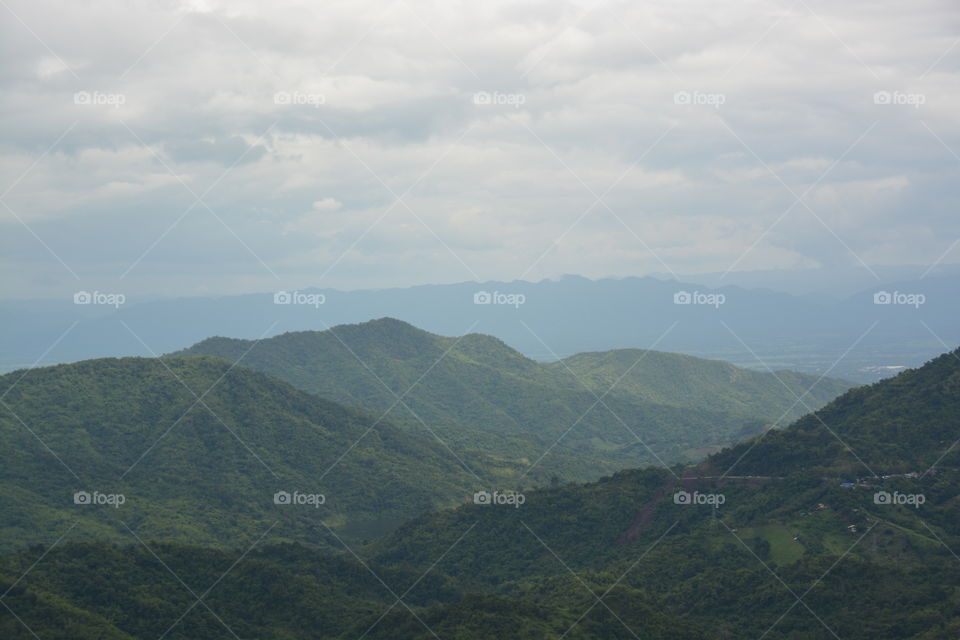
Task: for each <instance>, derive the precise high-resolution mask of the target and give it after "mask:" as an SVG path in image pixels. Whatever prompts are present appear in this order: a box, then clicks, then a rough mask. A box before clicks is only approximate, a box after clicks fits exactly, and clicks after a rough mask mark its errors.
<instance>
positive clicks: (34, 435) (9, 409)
mask: <svg viewBox="0 0 960 640" xmlns="http://www.w3.org/2000/svg"><path fill="white" fill-rule="evenodd" d="M0 404H2V405H3V407H4V408H5V409H6V410H7V411H9V412H10V415H12V416H13V417H14V418H16V419H17V422H19V423H20V424H21V425H23V428H24V429H26V430H27V431H29V432H30V435H32V436H33V437H34V438H36V439H37V442H39V443H40V444H42V445H43V448H44V449H46V450H47V451H48V452H49V453H50V455H52V456H53V457H54V458H56V459H57V462H59V463H60V464H62V465H63V468H64V469H66V470H67V471H69V472H70V475H72V476H73V477H74V478H76V479H77V481H78V482H82V480H80V476H78V475H77V474H76V473H74V471H73V469H71V468H70V465H68V464H67V463H66V462H64V461H63V460H62V459H61V458H60V456H58V455H57V454H56V453H55V452H54V450H53V449H51V448H50V447H48V446H47V443H46V442H44V441H43V438H41V437H40V436H38V435H37V434H36V432H35V431H34V430H33V429H31V428H30V427H28V426H27V423H26V422H24V421H23V420H21V419H20V416H18V415H17V414H16V412H15V411H14V410H13V409H11V408H10V405H8V404H7V403H6V402H4V401H3V400H0Z"/></svg>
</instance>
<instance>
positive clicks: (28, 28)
mask: <svg viewBox="0 0 960 640" xmlns="http://www.w3.org/2000/svg"><path fill="white" fill-rule="evenodd" d="M0 4H2V5H3V7H4V8H5V9H6V10H7V11H9V12H10V15H12V16H13V17H14V18H16V19H17V22H19V23H20V24H22V25H23V27H24V29H26V30H27V31H29V32H30V35H32V36H33V37H34V38H36V40H37V42H39V43H40V44H42V45H43V46H44V48H45V49H46V50H47V51H49V52H50V55H52V56H53V57H54V58H56V59H57V60H59V61H60V64H62V65H63V68H64V69H66V70H67V71H69V72H70V74H71V75H72V76H73V77H74V78H76V79H77V80H79V79H80V76H78V75H77V73H76V71H74V70H73V69H71V68H70V66H69V65H67V63H66V62H64V61H63V58H61V57H60V56H58V55H57V52H56V51H54V50H53V49H51V48H50V45H48V44H47V43H46V42H44V40H43V38H41V37H40V36H38V35H37V34H36V33H35V32H34V30H33V29H31V28H30V25H28V24H27V23H26V22H24V21H23V19H22V18H20V16H18V15H17V14H16V12H14V10H13V9H11V8H10V6H9V5H8V4H7V3H6V2H4V1H3V0H0ZM31 633H32V632H31Z"/></svg>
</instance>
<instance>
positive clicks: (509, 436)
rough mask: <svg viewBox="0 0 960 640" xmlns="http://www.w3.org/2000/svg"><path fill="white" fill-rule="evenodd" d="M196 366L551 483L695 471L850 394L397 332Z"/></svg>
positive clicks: (302, 338)
mask: <svg viewBox="0 0 960 640" xmlns="http://www.w3.org/2000/svg"><path fill="white" fill-rule="evenodd" d="M190 354H206V355H215V356H219V357H222V358H226V359H228V360H231V361H234V362H236V361H240V362H241V363H242V364H243V366H247V367H251V368H254V369H257V370H260V371H263V372H265V373H268V374H270V375H274V376H277V377H279V378H282V379H285V380H287V381H289V382H290V383H291V384H293V385H294V386H297V387H298V388H300V389H303V390H304V391H308V392H310V393H314V394H316V395H319V396H321V397H325V398H329V399H332V400H335V401H337V402H341V403H345V404H355V405H362V406H366V407H371V408H374V409H376V410H379V411H389V412H390V413H389V416H390V418H391V419H392V420H394V421H396V422H398V423H402V424H405V425H408V426H410V427H411V428H415V429H417V428H420V429H422V428H423V423H426V425H427V426H429V428H430V429H431V430H433V431H435V432H436V433H437V434H438V435H440V436H441V437H442V438H444V439H445V440H448V441H450V442H452V443H454V444H455V445H457V446H459V447H461V448H468V449H479V450H483V451H486V452H492V453H495V454H496V455H498V456H501V457H503V458H509V459H525V460H526V461H527V464H529V463H530V462H532V461H538V460H540V462H536V464H535V473H534V475H532V477H533V478H539V479H540V480H543V479H544V478H547V477H549V476H550V475H554V474H556V475H559V476H561V477H563V478H567V479H577V480H585V479H595V478H596V477H598V476H599V475H600V474H601V473H603V472H612V471H615V470H617V469H621V468H624V467H629V466H643V465H648V464H661V462H666V463H672V462H677V461H688V460H694V459H698V458H700V457H701V456H702V455H703V452H708V451H711V450H713V449H716V448H719V447H720V446H723V445H726V444H731V443H733V442H736V441H738V440H740V439H742V438H743V437H745V436H747V435H750V434H752V433H757V432H759V431H760V430H761V429H762V428H763V427H764V426H765V425H764V424H763V423H764V422H774V421H775V420H777V419H778V418H781V417H782V416H783V415H784V414H787V415H788V416H799V415H800V414H801V413H802V411H801V409H802V406H803V405H802V404H800V403H798V402H796V398H795V396H794V394H796V395H798V396H803V394H804V393H805V392H806V391H807V389H809V388H811V387H812V390H811V391H810V393H809V394H808V395H806V396H805V397H804V402H806V403H807V404H809V405H810V406H815V407H819V406H821V405H822V404H823V403H824V402H826V401H827V400H829V399H830V398H833V397H835V396H836V395H837V394H838V393H840V392H842V391H843V390H845V389H847V388H848V386H849V385H847V384H846V383H843V382H841V381H836V380H830V379H824V380H819V381H818V380H817V378H814V377H813V376H805V375H800V374H784V375H782V376H781V378H782V379H783V380H784V382H785V383H786V385H787V387H789V388H785V387H784V385H782V384H781V382H780V381H778V380H777V379H776V378H775V377H774V376H772V375H769V374H763V373H756V372H748V371H745V370H742V369H737V368H736V367H732V366H731V365H727V364H725V363H719V362H713V361H707V360H701V359H697V358H690V357H686V356H679V355H674V354H665V353H659V352H640V351H635V350H628V351H622V352H609V353H607V354H582V355H581V356H575V357H573V358H570V359H567V360H565V361H563V362H561V363H554V364H542V363H538V362H535V361H533V360H530V359H529V358H526V357H525V356H523V355H522V354H520V353H519V352H517V351H515V350H513V349H511V348H510V347H508V346H507V345H506V344H504V343H503V342H501V341H500V340H497V339H496V338H492V337H490V336H483V335H476V334H470V335H466V336H462V337H460V338H447V337H442V336H437V335H434V334H431V333H428V332H425V331H421V330H419V329H416V328H415V327H412V326H411V325H408V324H406V323H404V322H400V321H398V320H393V319H389V318H384V319H381V320H376V321H371V322H367V323H364V324H360V325H345V326H339V327H335V328H333V329H331V330H328V331H321V332H298V333H287V334H283V335H280V336H276V337H274V338H270V339H267V340H262V341H259V342H253V341H248V340H235V339H228V338H210V339H208V340H204V341H203V342H200V343H198V344H196V345H194V346H193V347H190V348H189V349H186V350H184V351H180V352H177V353H175V354H174V355H177V356H183V355H190ZM623 372H626V373H628V375H627V376H624V377H623V378H622V379H621V374H622V373H623ZM618 380H619V382H618ZM615 383H616V384H615ZM695 387H696V388H698V389H700V391H699V392H698V393H697V394H694V393H691V392H690V391H689V390H690V389H693V388H695ZM398 397H400V398H402V402H399V401H398V400H397V398H398ZM791 405H796V407H800V409H798V408H796V407H793V408H791ZM421 421H422V422H421ZM781 423H782V422H781ZM545 452H547V455H546V456H544V454H545ZM542 456H543V459H542V460H541V457H542Z"/></svg>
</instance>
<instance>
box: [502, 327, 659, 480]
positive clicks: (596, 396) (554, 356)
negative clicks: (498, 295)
mask: <svg viewBox="0 0 960 640" xmlns="http://www.w3.org/2000/svg"><path fill="white" fill-rule="evenodd" d="M519 322H520V324H522V325H523V326H524V327H526V329H527V331H529V332H530V335H532V336H533V337H534V338H536V339H537V341H538V342H539V343H540V344H541V345H543V348H544V349H546V350H547V351H548V352H549V353H550V355H551V356H552V357H553V359H554V360H556V361H557V362H559V363H560V364H561V365H563V368H564V369H566V370H567V372H568V373H569V374H570V375H571V376H573V377H574V379H575V380H576V381H577V382H579V383H580V384H581V385H583V388H584V389H586V390H587V391H588V392H589V393H590V395H592V396H593V397H594V399H595V400H596V401H597V402H599V403H600V404H601V405H603V407H604V408H605V409H606V410H607V411H609V412H610V415H612V416H613V417H614V418H616V419H617V422H619V423H620V424H621V425H623V428H624V429H626V430H627V431H628V432H629V433H630V434H631V435H632V436H633V437H634V438H636V439H637V442H639V443H640V444H642V445H643V446H644V448H645V449H646V450H647V451H649V452H650V455H652V456H653V457H654V458H656V459H657V462H659V463H660V465H661V466H662V467H663V468H664V469H667V470H669V471H670V472H671V473H673V471H672V469H670V466H669V465H668V464H667V463H666V462H664V461H663V460H662V459H661V458H660V456H658V455H657V453H656V452H655V451H654V450H653V449H651V448H650V447H649V446H648V445H647V443H646V442H644V441H643V439H642V438H641V437H640V436H639V435H637V433H636V432H635V431H634V430H633V429H631V428H630V427H628V426H627V423H626V422H624V421H623V420H622V419H621V418H620V416H619V415H618V414H617V413H616V412H615V411H614V410H613V409H611V408H610V406H609V405H608V404H607V403H606V402H605V401H604V400H603V398H601V397H600V396H598V395H597V394H596V393H595V392H594V391H593V389H592V388H590V387H589V386H588V385H587V383H586V382H584V381H583V378H581V377H580V376H578V375H577V374H576V373H575V372H574V371H573V369H571V368H570V366H569V365H568V364H567V362H566V360H564V359H562V358H561V357H560V356H558V355H557V354H556V352H554V350H553V349H551V348H550V346H549V345H548V344H547V343H546V342H544V341H543V339H542V338H541V337H540V336H539V335H537V333H536V332H535V331H534V330H533V329H531V328H530V326H529V325H528V324H527V323H526V322H524V321H523V320H520V321H519ZM674 477H676V474H674Z"/></svg>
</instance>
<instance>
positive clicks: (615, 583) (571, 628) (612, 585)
mask: <svg viewBox="0 0 960 640" xmlns="http://www.w3.org/2000/svg"><path fill="white" fill-rule="evenodd" d="M678 524H680V521H679V520H677V521H676V522H674V523H673V524H672V525H670V527H669V528H668V529H667V530H666V531H664V532H663V534H662V535H661V536H660V537H659V538H657V539H656V540H655V541H654V543H653V544H651V545H650V546H649V547H647V548H646V550H645V551H644V552H643V553H641V554H640V557H639V558H637V559H636V561H635V562H634V563H633V564H631V565H630V566H629V567H627V570H626V571H624V572H623V573H622V574H620V577H619V578H617V579H616V580H614V581H613V584H611V585H610V586H609V587H607V590H606V591H604V592H603V594H601V595H600V597H599V598H597V600H596V601H595V602H594V603H593V604H591V605H590V608H589V609H587V610H586V611H584V612H583V615H581V616H580V617H579V618H577V619H576V620H574V621H573V624H571V625H570V628H569V629H567V630H566V631H564V632H563V635H562V636H560V638H559V640H563V639H564V638H566V637H567V634H569V633H570V632H571V631H573V628H574V627H576V626H577V625H578V624H580V621H581V620H583V619H584V618H586V617H587V616H588V615H589V614H590V612H591V611H593V609H594V607H596V606H597V604H598V603H600V602H602V601H603V599H604V598H606V597H607V594H608V593H610V592H611V591H613V589H614V587H616V586H617V585H618V584H620V582H621V581H622V580H623V579H624V578H625V577H627V574H628V573H630V572H631V571H633V569H634V568H635V567H636V566H637V565H638V564H640V561H641V560H643V559H644V558H645V557H646V556H647V554H648V553H650V552H651V551H653V548H654V547H656V546H657V545H658V544H660V541H661V540H663V539H664V538H665V537H667V534H668V533H670V532H671V531H673V528H674V527H675V526H677V525H678Z"/></svg>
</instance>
